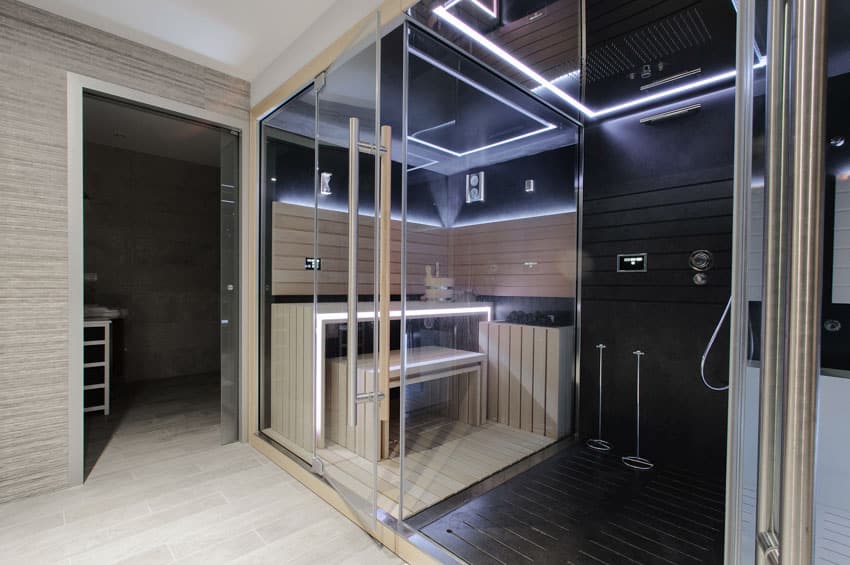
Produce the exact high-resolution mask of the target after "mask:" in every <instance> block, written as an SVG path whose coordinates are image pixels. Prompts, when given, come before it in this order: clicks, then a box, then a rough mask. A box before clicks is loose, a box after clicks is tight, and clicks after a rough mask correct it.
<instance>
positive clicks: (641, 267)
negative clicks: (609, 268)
mask: <svg viewBox="0 0 850 565" xmlns="http://www.w3.org/2000/svg"><path fill="white" fill-rule="evenodd" d="M617 272H618V273H645V272H646V253H621V254H619V255H617Z"/></svg>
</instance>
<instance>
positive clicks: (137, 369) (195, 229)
mask: <svg viewBox="0 0 850 565" xmlns="http://www.w3.org/2000/svg"><path fill="white" fill-rule="evenodd" d="M211 135H214V134H211ZM84 179H85V180H84V183H85V187H86V195H88V196H89V198H88V199H87V200H85V202H84V203H83V206H84V210H83V212H84V215H85V226H84V229H85V254H84V262H85V272H86V273H96V274H97V281H92V282H86V283H85V301H86V304H102V305H105V306H114V307H120V308H126V309H127V311H128V316H127V319H126V320H123V321H121V322H119V323H120V324H121V325H122V329H123V331H122V332H120V333H121V335H122V339H121V340H120V343H119V347H121V349H122V353H121V355H117V356H116V357H115V358H113V361H117V362H116V363H114V364H113V369H112V370H113V378H120V377H123V378H125V379H127V380H130V381H138V380H148V379H164V378H168V377H182V376H188V375H198V374H202V373H217V372H218V371H219V368H220V354H219V333H220V331H221V322H220V320H221V316H220V315H219V255H220V251H219V245H220V243H219V242H220V238H219V221H220V210H219V207H220V202H219V200H220V196H219V193H220V187H219V182H220V171H219V168H218V167H210V166H208V165H200V164H197V163H190V162H188V161H180V160H177V159H167V158H165V157H159V156H156V155H149V154H146V153H139V152H136V151H127V150H125V149H118V148H115V147H107V146H105V145H99V144H97V143H86V164H85V177H84ZM115 333H116V334H117V333H118V332H115Z"/></svg>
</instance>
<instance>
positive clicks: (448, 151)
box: [407, 47, 557, 158]
mask: <svg viewBox="0 0 850 565" xmlns="http://www.w3.org/2000/svg"><path fill="white" fill-rule="evenodd" d="M408 52H409V53H410V54H411V55H413V56H415V57H417V58H419V59H421V60H423V61H425V62H426V63H428V64H429V65H432V66H434V67H436V68H438V69H440V70H441V71H443V72H444V73H446V74H448V75H450V76H452V77H454V78H456V79H457V80H459V81H461V82H463V83H466V84H468V85H469V86H471V87H472V88H474V89H476V90H478V91H479V92H481V93H483V94H486V95H487V96H489V97H491V98H493V99H494V100H497V101H499V102H501V103H502V104H504V105H505V106H507V107H509V108H511V109H512V110H515V111H517V112H519V113H520V114H522V115H523V116H525V117H527V118H530V119H532V120H534V121H535V122H537V123H538V124H540V125H541V126H543V127H542V128H540V129H537V130H534V131H530V132H527V133H524V134H522V135H517V136H515V137H511V138H509V139H504V140H502V141H497V142H495V143H490V144H488V145H484V146H482V147H476V148H475V149H470V150H468V151H463V152H457V151H452V150H451V149H448V148H446V147H443V146H441V145H437V144H436V143H431V142H430V141H425V140H424V139H419V138H418V137H416V135H418V134H421V133H424V132H426V131H432V130H435V129H438V128H441V127H446V126H448V125H450V124H451V123H452V122H453V121H454V120H452V121H451V122H446V123H443V124H438V125H436V126H433V127H431V128H427V129H424V130H422V131H419V132H416V133H415V134H413V135H409V136H408V137H407V139H409V140H410V141H413V142H415V143H418V144H420V145H424V146H425V147H430V148H431V149H436V150H437V151H440V152H442V153H446V154H448V155H452V156H453V157H458V158H459V157H466V156H467V155H471V154H473V153H478V152H480V151H485V150H487V149H492V148H494V147H498V146H500V145H505V144H507V143H513V142H514V141H519V140H520V139H525V138H527V137H531V136H534V135H539V134H541V133H545V132H547V131H551V130H553V129H555V128H556V127H557V126H555V125H554V124H551V123H549V122H547V121H546V120H544V119H542V118H540V117H539V116H535V115H534V114H532V113H531V112H529V111H528V110H526V109H525V108H522V107H521V106H518V105H516V104H515V103H513V102H511V101H510V100H508V99H507V98H504V97H502V96H500V95H499V94H496V93H495V92H493V91H492V90H490V89H489V88H487V87H485V86H482V85H480V84H478V83H477V82H475V81H474V80H472V79H470V78H469V77H466V76H464V75H462V74H461V73H459V72H457V71H456V70H454V69H452V68H451V67H449V66H447V65H444V64H443V63H441V62H439V61H437V60H436V59H434V58H432V57H430V56H428V55H426V54H425V53H423V52H421V51H419V50H418V49H415V48H413V47H409V48H408Z"/></svg>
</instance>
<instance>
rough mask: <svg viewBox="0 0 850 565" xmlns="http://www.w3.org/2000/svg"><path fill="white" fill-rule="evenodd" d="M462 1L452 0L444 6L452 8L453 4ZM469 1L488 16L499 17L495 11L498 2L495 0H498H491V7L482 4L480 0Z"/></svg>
mask: <svg viewBox="0 0 850 565" xmlns="http://www.w3.org/2000/svg"><path fill="white" fill-rule="evenodd" d="M462 1H463V0H452V1H451V2H449V3H448V4H446V5H445V8H446V9H447V10H448V9H451V8H454V7H455V6H457V5H458V4H460V3H461V2H462ZM469 1H470V2H472V4H474V5H475V7H476V8H478V9H479V10H481V11H482V12H484V13H485V14H487V15H488V16H490V17H491V18H497V17H499V14H498V12H497V7H498V4H497V3H496V2H498V0H492V1H493V6H492V8H490V7H487V6H485V5H484V4H482V3H481V0H469Z"/></svg>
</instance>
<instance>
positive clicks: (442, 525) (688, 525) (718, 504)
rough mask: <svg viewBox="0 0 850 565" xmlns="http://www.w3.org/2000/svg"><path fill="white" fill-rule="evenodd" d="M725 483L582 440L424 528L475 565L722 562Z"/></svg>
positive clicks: (668, 564)
mask: <svg viewBox="0 0 850 565" xmlns="http://www.w3.org/2000/svg"><path fill="white" fill-rule="evenodd" d="M723 509H724V485H723V481H722V479H720V480H709V479H706V478H704V477H698V476H695V475H693V474H690V473H686V472H682V471H677V470H673V469H669V468H660V469H659V468H656V469H653V470H651V471H645V472H640V471H633V470H631V469H629V468H627V467H625V466H624V465H623V464H622V463H621V461H620V457H619V455H615V454H611V453H599V452H594V451H591V450H590V449H587V448H586V447H585V446H584V445H583V444H581V443H579V444H576V445H574V446H571V447H569V448H567V449H565V450H564V451H561V452H559V453H558V454H556V455H554V456H553V457H551V458H550V459H547V460H545V461H543V462H542V463H539V464H538V465H535V466H534V467H532V468H531V469H529V470H528V471H526V472H524V473H522V474H520V475H517V476H516V477H514V478H512V479H510V480H508V481H507V482H505V483H503V484H501V485H500V486H498V487H496V488H494V489H492V490H490V491H489V492H487V493H485V494H484V495H482V496H479V497H477V498H475V499H473V500H471V501H470V502H468V503H466V504H464V505H462V506H460V507H458V508H456V509H455V510H453V511H451V512H449V513H448V514H446V515H444V516H442V517H441V518H438V519H436V520H435V521H433V522H431V523H430V524H428V525H426V526H425V527H424V528H422V529H421V531H422V533H424V534H425V535H427V536H428V537H429V538H431V539H432V540H434V541H435V542H437V543H439V544H441V545H442V546H443V547H445V548H447V549H448V550H449V551H451V552H453V553H454V554H456V555H458V556H459V557H461V558H462V559H464V560H465V561H467V562H468V563H470V564H472V565H478V564H487V565H490V564H514V563H559V564H561V563H573V564H576V565H578V564H581V565H585V564H588V565H590V564H592V565H600V564H602V565H604V564H611V565H619V564H646V565H656V564H658V565H686V564H692V565H700V564H711V565H719V564H720V563H722V562H723V557H722V553H723V519H724V510H723Z"/></svg>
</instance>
